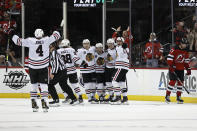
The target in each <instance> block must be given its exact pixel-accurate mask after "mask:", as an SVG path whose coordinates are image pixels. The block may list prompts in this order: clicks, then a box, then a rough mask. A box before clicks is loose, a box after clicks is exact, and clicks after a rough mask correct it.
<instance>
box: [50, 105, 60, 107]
mask: <svg viewBox="0 0 197 131" xmlns="http://www.w3.org/2000/svg"><path fill="white" fill-rule="evenodd" d="M59 106H60V104H49V107H59Z"/></svg>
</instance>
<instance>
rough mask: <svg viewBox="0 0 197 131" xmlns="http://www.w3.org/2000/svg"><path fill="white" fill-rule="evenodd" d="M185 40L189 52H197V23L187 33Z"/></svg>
mask: <svg viewBox="0 0 197 131" xmlns="http://www.w3.org/2000/svg"><path fill="white" fill-rule="evenodd" d="M187 39H188V41H189V44H190V50H195V51H197V23H195V24H194V28H193V30H192V31H191V32H189V33H188V35H187Z"/></svg>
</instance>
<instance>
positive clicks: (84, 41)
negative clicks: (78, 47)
mask: <svg viewBox="0 0 197 131" xmlns="http://www.w3.org/2000/svg"><path fill="white" fill-rule="evenodd" d="M82 43H83V44H85V43H90V41H89V40H88V39H84V40H83V42H82Z"/></svg>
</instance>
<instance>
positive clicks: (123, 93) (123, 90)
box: [121, 88, 127, 96]
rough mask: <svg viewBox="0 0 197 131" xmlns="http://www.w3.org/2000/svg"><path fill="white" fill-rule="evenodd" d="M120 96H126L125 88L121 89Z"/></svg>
mask: <svg viewBox="0 0 197 131" xmlns="http://www.w3.org/2000/svg"><path fill="white" fill-rule="evenodd" d="M121 91H122V95H123V96H127V88H122V90H121Z"/></svg>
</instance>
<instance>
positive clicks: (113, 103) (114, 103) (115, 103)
mask: <svg viewBox="0 0 197 131" xmlns="http://www.w3.org/2000/svg"><path fill="white" fill-rule="evenodd" d="M120 104H121V102H112V103H111V105H120Z"/></svg>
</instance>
